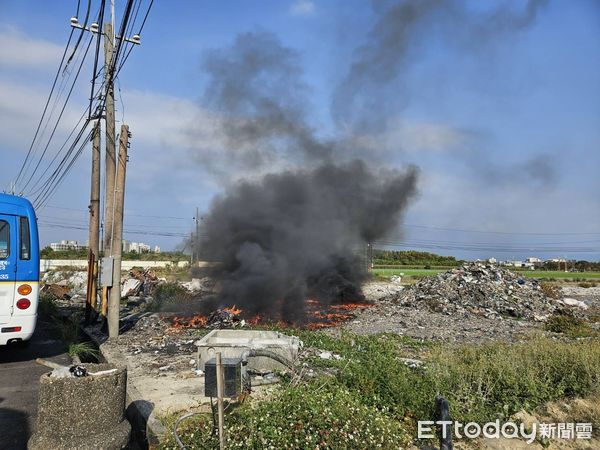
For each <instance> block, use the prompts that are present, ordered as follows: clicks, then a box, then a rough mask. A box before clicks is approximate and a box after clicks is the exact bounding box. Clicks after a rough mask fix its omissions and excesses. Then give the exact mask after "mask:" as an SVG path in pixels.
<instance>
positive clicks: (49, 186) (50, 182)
mask: <svg viewBox="0 0 600 450" xmlns="http://www.w3.org/2000/svg"><path fill="white" fill-rule="evenodd" d="M131 7H132V1H131V0H130V1H128V3H127V7H126V11H125V14H124V16H123V20H122V23H121V30H122V31H121V35H123V32H124V30H125V29H126V27H127V22H128V20H129V16H130V14H131ZM103 13H104V10H103V8H102V7H101V9H100V11H99V14H98V15H99V17H100V16H101V15H103ZM92 40H93V36H92V39H90V42H89V43H88V46H87V49H86V54H85V55H84V58H83V60H82V64H81V65H80V67H79V70H78V73H77V75H79V71H80V70H81V66H82V65H83V61H84V60H85V56H87V53H88V51H89V48H90V45H91V42H92ZM121 46H122V39H121V40H119V44H118V45H117V49H116V51H115V52H114V53H113V57H112V59H111V61H110V71H109V74H110V75H109V77H108V78H109V80H108V81H109V82H112V79H113V78H114V71H115V67H116V62H117V60H118V55H119V51H120V48H121ZM96 48H97V49H98V50H99V44H98V43H97V45H96ZM96 76H97V75H96V73H94V74H93V77H94V78H95V77H96ZM72 89H73V87H72V88H71V91H70V93H71V92H72ZM70 93H69V95H70ZM93 99H94V95H93V94H92V97H91V100H92V102H93ZM67 101H68V98H67ZM105 104H106V97H105V96H104V97H103V98H102V101H101V106H99V108H98V110H99V111H100V112H101V111H103V110H104V105H105ZM65 106H66V104H65ZM89 110H91V107H90V108H89ZM63 111H64V107H63ZM61 115H62V114H61ZM59 120H60V117H59ZM90 121H91V116H89V117H88V118H87V120H86V121H85V123H84V126H83V127H82V128H81V130H80V133H79V134H78V136H77V138H76V140H75V142H73V144H72V145H71V147H70V148H69V150H68V151H67V153H66V155H65V156H64V157H63V159H62V160H61V162H60V163H59V165H58V167H57V168H56V169H55V171H54V172H53V173H52V174H51V175H50V177H49V178H48V179H47V180H46V181H45V182H44V183H43V184H42V189H43V190H44V193H43V194H42V193H39V192H38V195H37V197H36V198H35V200H34V206H36V207H37V208H41V207H43V206H44V204H45V203H46V202H47V201H48V200H49V199H50V197H51V196H52V194H53V193H54V192H55V190H56V188H57V187H58V185H60V183H61V182H62V181H63V180H64V178H65V176H66V174H67V173H68V172H69V171H70V170H71V168H72V167H73V165H74V163H75V161H76V160H77V159H78V158H79V156H80V155H81V153H82V151H83V147H84V146H85V143H86V141H87V140H88V139H89V137H91V134H92V132H91V131H90V133H89V135H88V137H86V139H85V140H84V142H83V144H82V146H81V147H80V149H79V150H78V151H76V152H75V153H74V155H73V156H72V157H71V155H72V154H73V151H74V149H75V148H76V146H77V144H78V143H79V140H80V139H81V137H82V136H83V132H84V131H85V129H86V128H87V126H88V124H89V122H90ZM55 128H56V127H55ZM45 150H46V149H45ZM44 154H45V151H44V153H43V154H42V158H43V155H44ZM69 157H71V160H69ZM38 166H39V163H38ZM38 166H36V170H37V167H38ZM63 168H64V171H63ZM61 171H62V173H61ZM34 173H35V171H34ZM32 176H33V175H32ZM25 187H27V186H25ZM38 191H39V190H38Z"/></svg>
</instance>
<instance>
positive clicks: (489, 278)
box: [385, 263, 556, 320]
mask: <svg viewBox="0 0 600 450" xmlns="http://www.w3.org/2000/svg"><path fill="white" fill-rule="evenodd" d="M385 300H388V301H392V302H396V303H399V304H400V305H401V306H410V307H425V308H427V309H430V310H431V311H434V312H439V313H443V314H453V315H456V314H459V315H460V314H474V315H479V316H483V317H487V318H494V319H500V318H502V317H503V316H504V317H515V318H525V319H531V320H534V319H535V318H539V317H543V316H546V315H548V314H550V313H553V312H554V311H555V310H556V301H555V300H553V299H550V298H548V297H546V295H545V294H544V293H543V292H542V290H541V289H540V287H539V284H538V282H537V281H536V280H529V279H524V278H521V277H520V276H519V275H517V274H515V273H514V272H510V271H509V270H506V269H503V268H501V267H499V266H495V265H484V264H481V263H470V264H466V265H464V266H462V267H459V268H457V269H451V270H448V271H446V272H443V273H439V274H438V275H436V276H432V277H427V278H424V279H422V280H421V281H419V282H418V283H416V284H414V285H412V286H410V287H408V288H406V289H404V290H403V291H400V292H398V293H395V294H392V295H390V296H388V297H387V298H386V299H385Z"/></svg>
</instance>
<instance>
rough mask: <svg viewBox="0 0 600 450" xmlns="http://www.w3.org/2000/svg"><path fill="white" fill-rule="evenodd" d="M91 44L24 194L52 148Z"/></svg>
mask: <svg viewBox="0 0 600 450" xmlns="http://www.w3.org/2000/svg"><path fill="white" fill-rule="evenodd" d="M91 43H92V39H90V41H89V43H88V46H87V48H86V50H85V54H84V56H83V58H82V60H81V64H80V65H79V68H78V69H77V73H76V75H75V79H74V80H73V83H72V84H71V89H70V90H69V93H68V95H67V98H66V99H65V102H64V104H63V107H62V109H61V111H60V114H59V116H58V119H57V120H56V124H55V125H54V128H53V130H52V133H51V134H50V137H49V139H48V142H47V143H46V146H45V147H44V151H43V152H42V154H41V155H40V157H39V159H38V162H37V164H36V166H35V168H34V170H33V173H32V174H31V176H30V178H29V180H28V181H27V183H25V186H23V189H22V192H23V191H25V189H27V186H29V184H30V183H31V181H32V180H33V179H34V178H33V177H34V176H35V174H36V172H37V170H38V169H39V167H40V164H41V163H42V161H43V158H44V155H45V154H46V152H47V151H48V148H49V147H50V143H51V142H52V138H53V137H54V134H55V133H56V129H57V128H58V125H59V123H60V121H61V119H62V116H63V114H64V112H65V109H66V107H67V103H68V102H69V99H70V98H71V94H72V93H73V89H74V88H75V84H76V82H77V79H78V78H79V74H80V73H81V69H82V67H83V64H84V62H85V59H86V56H87V54H88V51H89V49H90V46H91ZM86 125H87V121H86Z"/></svg>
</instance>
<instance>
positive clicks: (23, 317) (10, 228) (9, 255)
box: [0, 193, 40, 345]
mask: <svg viewBox="0 0 600 450" xmlns="http://www.w3.org/2000/svg"><path fill="white" fill-rule="evenodd" d="M39 279H40V249H39V241H38V230H37V222H36V218H35V211H34V210H33V206H31V203H30V202H29V201H28V200H26V199H24V198H22V197H17V196H14V195H8V194H1V193H0V345H6V344H10V343H13V342H14V343H19V342H21V343H25V342H27V341H28V340H29V338H31V335H32V334H33V331H34V330H35V324H36V320H37V307H38V297H39Z"/></svg>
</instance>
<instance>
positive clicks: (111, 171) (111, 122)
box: [104, 23, 116, 255]
mask: <svg viewBox="0 0 600 450" xmlns="http://www.w3.org/2000/svg"><path fill="white" fill-rule="evenodd" d="M114 39H115V37H114V30H113V26H112V24H110V23H105V24H104V79H105V84H106V157H105V164H106V169H105V173H106V179H105V183H106V186H105V197H104V198H105V201H104V206H105V208H104V254H105V255H107V254H109V253H110V250H111V238H112V235H113V233H112V228H113V205H114V190H115V168H116V158H115V153H116V152H115V93H114V87H113V70H114V67H113V64H112V59H113V51H114V46H113V43H114Z"/></svg>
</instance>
